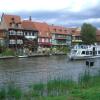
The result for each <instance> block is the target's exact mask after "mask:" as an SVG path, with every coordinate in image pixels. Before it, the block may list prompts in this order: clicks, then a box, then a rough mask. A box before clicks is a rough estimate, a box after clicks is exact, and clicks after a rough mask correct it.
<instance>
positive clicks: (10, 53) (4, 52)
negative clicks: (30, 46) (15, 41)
mask: <svg viewBox="0 0 100 100" xmlns="http://www.w3.org/2000/svg"><path fill="white" fill-rule="evenodd" d="M1 55H2V56H14V55H15V53H14V51H13V50H11V49H9V48H7V49H5V50H4V51H3V52H2V54H1Z"/></svg>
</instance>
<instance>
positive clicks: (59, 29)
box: [49, 25, 70, 35]
mask: <svg viewBox="0 0 100 100" xmlns="http://www.w3.org/2000/svg"><path fill="white" fill-rule="evenodd" d="M49 29H50V32H51V33H56V34H65V35H67V34H70V33H69V29H67V28H65V27H62V26H54V25H49Z"/></svg>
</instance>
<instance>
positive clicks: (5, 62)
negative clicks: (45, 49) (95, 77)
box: [0, 56, 100, 88]
mask: <svg viewBox="0 0 100 100" xmlns="http://www.w3.org/2000/svg"><path fill="white" fill-rule="evenodd" d="M93 61H94V66H93V67H91V68H88V67H87V66H86V60H78V61H69V60H68V58H67V56H50V57H33V58H16V59H0V86H1V87H2V86H4V85H6V84H7V83H8V82H14V83H16V84H17V85H19V86H20V87H22V88H25V87H28V86H29V85H30V84H34V83H38V82H47V80H52V79H57V78H64V79H68V78H73V79H74V80H77V78H78V76H79V74H81V73H84V72H85V70H87V69H89V70H90V72H91V73H92V74H95V73H97V72H98V71H99V70H100V59H94V60H93Z"/></svg>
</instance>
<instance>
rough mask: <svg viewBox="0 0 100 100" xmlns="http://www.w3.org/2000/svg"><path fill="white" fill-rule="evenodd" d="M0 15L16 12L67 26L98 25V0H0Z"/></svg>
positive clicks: (99, 8) (99, 9)
mask: <svg viewBox="0 0 100 100" xmlns="http://www.w3.org/2000/svg"><path fill="white" fill-rule="evenodd" d="M0 1H1V2H0V15H1V14H2V13H6V14H16V15H20V16H21V17H22V18H23V19H28V17H29V16H32V19H33V20H35V21H43V22H47V23H50V24H56V25H64V26H67V27H80V26H81V25H82V23H84V22H87V23H91V24H93V25H94V26H96V27H100V0H0Z"/></svg>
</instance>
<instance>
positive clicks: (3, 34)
mask: <svg viewBox="0 0 100 100" xmlns="http://www.w3.org/2000/svg"><path fill="white" fill-rule="evenodd" d="M6 44H7V31H6V30H4V29H1V28H0V46H4V47H7V45H6Z"/></svg>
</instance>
